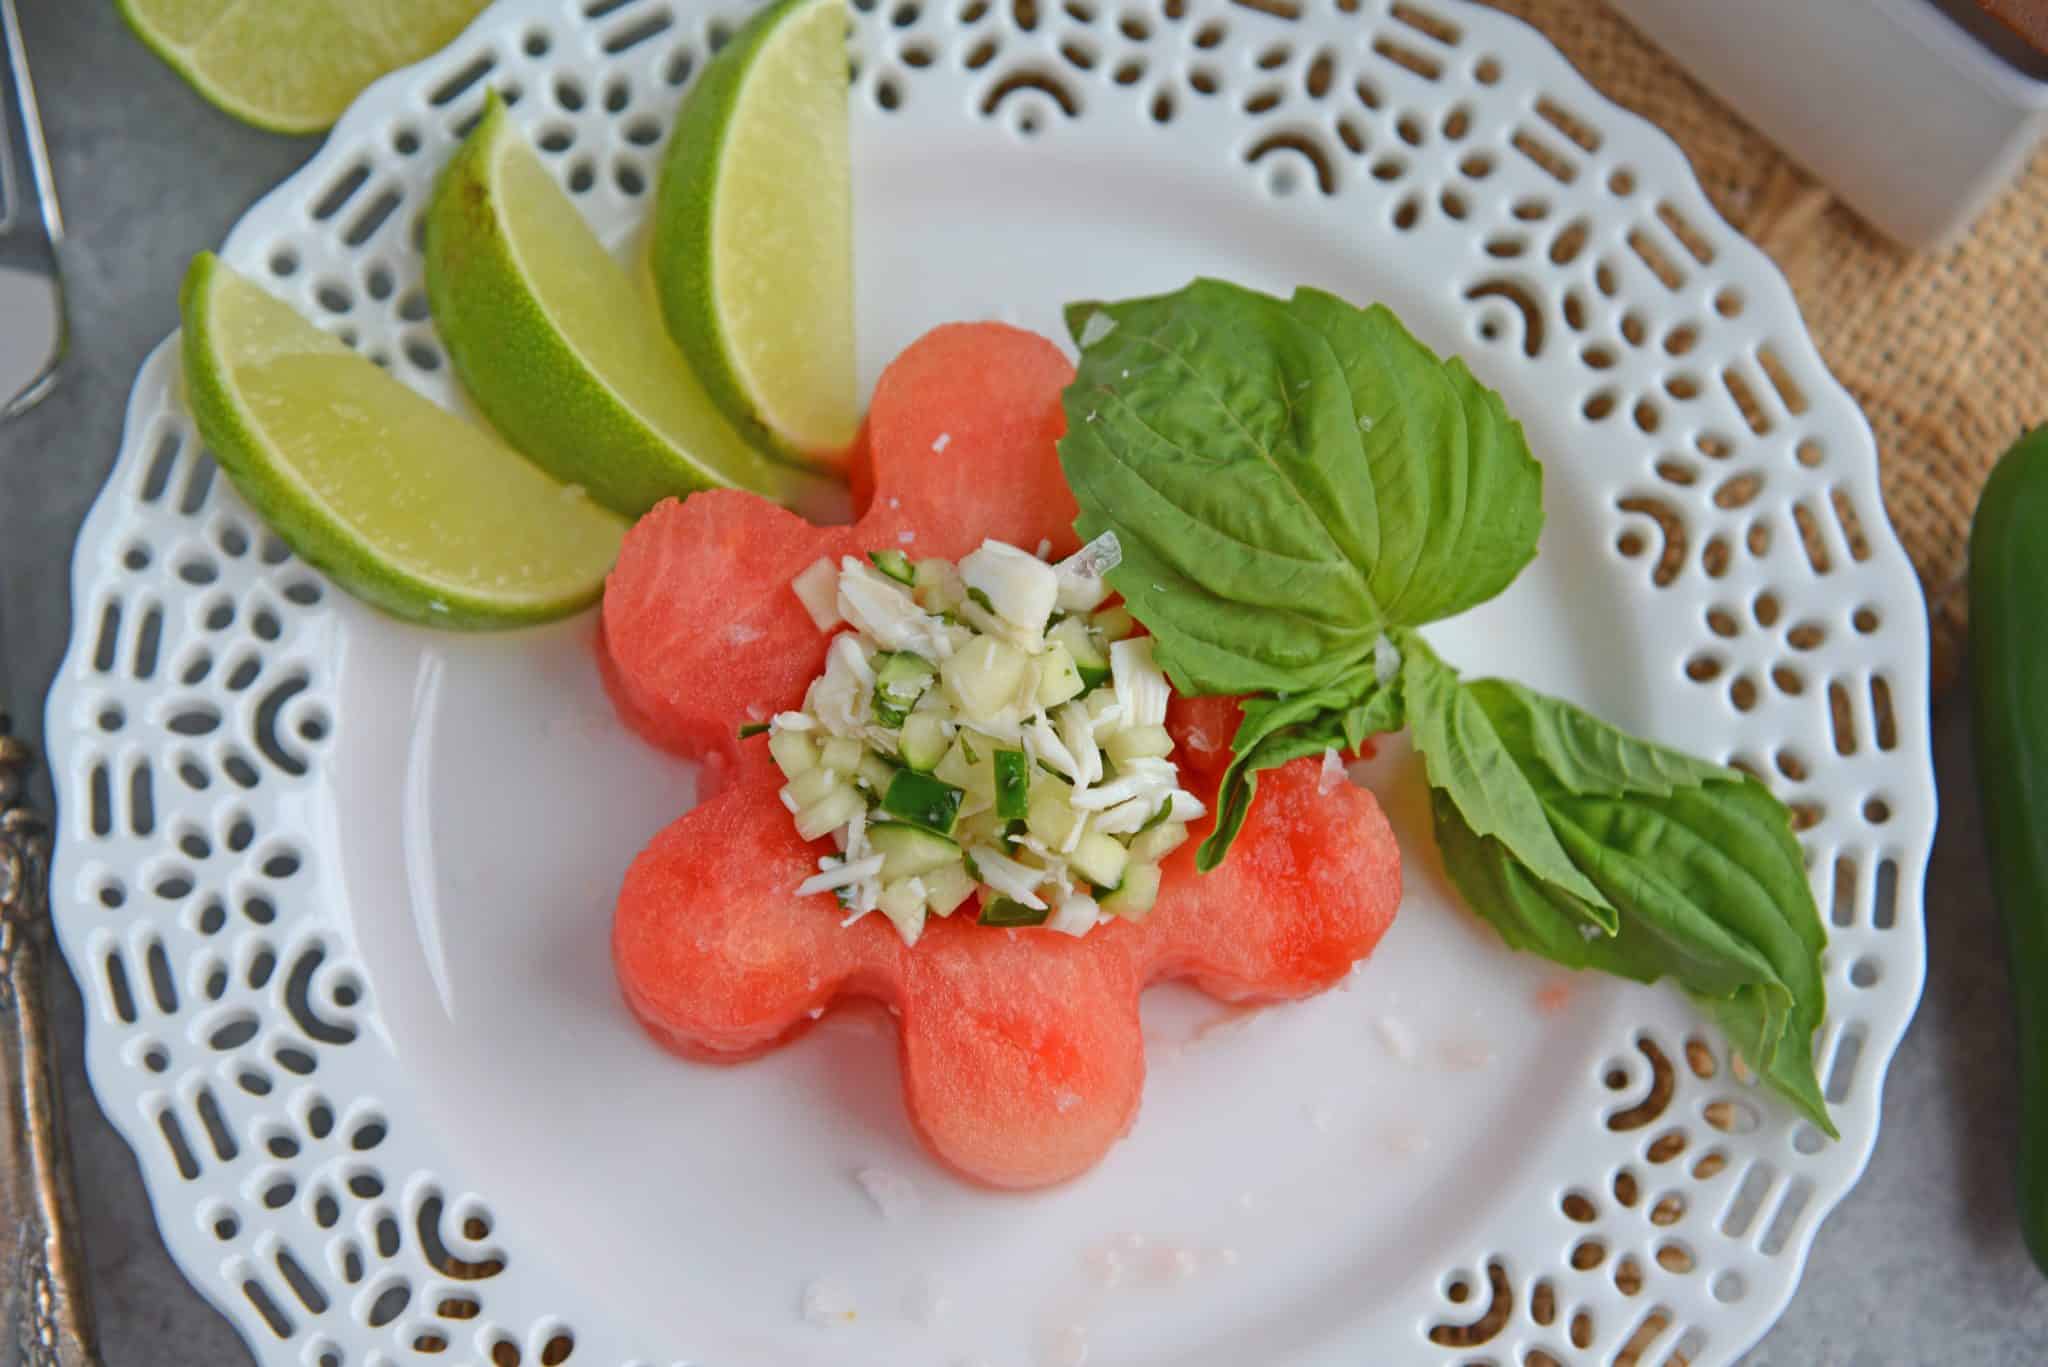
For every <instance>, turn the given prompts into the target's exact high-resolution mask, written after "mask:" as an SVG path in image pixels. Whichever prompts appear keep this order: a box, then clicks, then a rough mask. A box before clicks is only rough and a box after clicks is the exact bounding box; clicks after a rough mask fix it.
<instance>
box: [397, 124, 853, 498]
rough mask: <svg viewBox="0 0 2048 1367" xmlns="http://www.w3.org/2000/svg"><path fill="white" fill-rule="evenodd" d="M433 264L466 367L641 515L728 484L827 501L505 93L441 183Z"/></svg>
mask: <svg viewBox="0 0 2048 1367" xmlns="http://www.w3.org/2000/svg"><path fill="white" fill-rule="evenodd" d="M426 266H427V270H426V277H427V294H428V298H429V302H430V304H431V306H432V309H433V315H434V320H435V325H436V328H437V330H438V332H439V334H440V337H441V340H442V342H443V344H444V345H445V346H446V347H447V349H448V353H449V356H450V359H451V360H452V361H453V363H454V367H455V371H456V374H457V375H458V376H460V377H461V379H462V382H463V385H464V387H465V388H466V389H467V390H468V392H469V394H470V396H471V397H472V398H473V399H474V400H475V401H476V403H477V405H478V407H480V408H481V409H482V410H483V411H484V413H485V414H486V416H488V417H489V419H490V420H491V423H492V425H493V426H495V427H496V428H497V429H498V430H499V431H500V432H501V433H503V434H504V436H505V437H506V438H507V440H509V441H510V442H511V443H512V444H513V445H514V446H516V447H518V448H519V450H520V451H521V452H522V453H523V454H525V455H526V456H527V457H528V458H529V459H530V460H532V461H534V462H535V463H536V464H537V465H539V466H540V467H541V468H543V469H545V470H547V471H548V472H549V473H550V474H552V475H554V476H555V477H556V478H558V479H561V480H564V481H569V482H573V483H576V484H580V485H582V486H583V487H584V488H586V489H588V490H589V491H590V493H591V495H592V496H593V497H594V498H596V499H597V500H598V501H599V502H601V503H603V504H605V505H606V506H608V507H610V508H612V509H614V510H615V511H617V512H620V513H624V514H626V515H627V516H638V515H640V514H641V513H644V512H646V511H647V510H648V509H649V508H651V507H653V506H654V504H656V503H658V502H659V501H661V500H662V499H664V498H668V497H672V496H677V495H684V494H688V493H690V492H692V491H695V490H698V489H708V488H720V487H730V488H741V489H748V490H751V491H753V492H755V493H759V494H762V495H764V496H766V497H769V498H773V499H776V500H777V501H780V502H784V503H792V502H803V503H809V502H815V501H816V499H815V494H814V490H813V488H812V486H815V485H816V484H817V482H818V479H817V476H816V475H815V474H812V473H810V472H808V471H804V470H800V469H798V468H796V467H793V466H791V465H788V464H785V463H782V462H780V461H776V460H772V459H770V458H769V457H767V456H765V455H764V454H762V453H761V452H760V451H759V450H757V449H755V447H754V446H752V445H751V444H750V443H749V442H748V441H747V440H746V439H745V438H744V437H743V436H741V434H740V433H738V432H737V431H735V430H734V429H733V428H732V426H731V425H730V424H729V423H727V422H726V420H725V419H724V417H723V416H722V415H721V414H720V412H719V410H718V409H717V407H716V406H715V405H714V404H713V403H712V401H711V400H710V399H709V398H708V397H707V396H706V395H705V394H704V392H703V388H702V386H701V385H700V384H699V383H698V381H697V378H696V376H695V375H694V374H693V373H692V371H691V369H690V367H689V364H688V362H687V361H686V360H685V359H684V357H683V356H682V355H681V354H680V353H679V352H678V351H677V349H676V347H675V345H674V344H673V343H672V342H671V341H670V339H669V337H668V335H667V333H666V332H665V331H664V330H663V328H662V325H661V321H660V319H659V317H658V316H657V315H656V313H655V311H654V308H653V306H652V304H651V303H650V302H649V301H648V300H647V298H646V296H645V295H644V294H643V293H642V292H641V291H640V290H639V289H638V288H637V287H636V286H635V284H634V282H633V280H632V279H631V277H630V276H629V275H628V273H627V272H626V270H625V268H624V267H622V266H620V265H618V264H617V262H615V261H614V260H613V259H612V257H611V255H610V254H609V253H608V252H607V251H606V250H605V248H604V246H603V244H602V243H600V242H599V241H598V239H597V237H596V235H595V234H594V233H592V232H591V230H590V228H589V226H588V225H587V224H586V223H585V222H584V220H583V217H582V215H581V213H580V212H579V211H578V210H577V208H576V206H575V205H574V203H572V202H571V201H570V199H569V197H568V196H567V194H565V193H564V192H563V191H562V189H561V188H560V187H559V186H558V185H557V184H556V183H555V181H554V180H553V178H552V177H551V176H550V175H549V173H548V171H547V170H546V168H545V167H543V166H542V165H541V163H540V160H539V158H538V157H537V156H536V155H535V154H534V152H533V150H532V149H531V148H530V147H529V146H528V145H527V143H526V139H525V136H524V134H523V133H522V132H521V130H520V128H519V126H518V124H517V123H516V121H515V120H514V119H513V118H512V117H511V115H510V113H509V112H508V111H507V110H506V108H505V106H504V104H503V103H502V101H500V100H499V99H498V97H497V96H496V94H495V93H493V94H492V95H491V96H490V98H489V100H488V101H487V103H486V106H485V111H484V115H483V118H482V120H481V121H480V122H479V123H478V125H477V127H476V128H475V129H474V130H472V131H471V133H470V135H469V136H468V138H467V139H465V141H464V142H463V145H462V146H461V147H460V148H459V149H457V151H456V153H455V155H454V157H453V158H452V159H451V160H450V161H449V164H448V166H447V167H446V168H445V169H444V170H443V171H442V173H441V177H440V179H439V181H438V183H437V184H436V186H435V190H434V196H433V200H432V202H431V204H430V205H429V208H428V211H427V234H426Z"/></svg>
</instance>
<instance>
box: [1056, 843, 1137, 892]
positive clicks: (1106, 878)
mask: <svg viewBox="0 0 2048 1367" xmlns="http://www.w3.org/2000/svg"><path fill="white" fill-rule="evenodd" d="M1130 858H1131V853H1130V851H1129V850H1127V849H1125V848H1124V847H1123V846H1122V845H1121V844H1120V843H1118V841H1117V839H1116V837H1115V836H1109V835H1104V834H1102V833H1101V832H1100V831H1090V832H1089V833H1088V834H1087V835H1084V836H1082V837H1081V843H1080V844H1078V845H1076V846H1074V852H1073V853H1072V854H1070V855H1068V856H1067V863H1068V864H1069V865H1070V866H1071V867H1072V868H1073V870H1074V872H1076V873H1078V874H1080V875H1081V876H1082V877H1083V878H1085V879H1087V880H1088V881H1089V882H1091V883H1093V884H1094V885H1095V886H1096V887H1098V888H1113V887H1115V886H1116V885H1117V884H1118V883H1120V882H1122V881H1123V877H1124V865H1125V864H1127V863H1129V862H1130Z"/></svg>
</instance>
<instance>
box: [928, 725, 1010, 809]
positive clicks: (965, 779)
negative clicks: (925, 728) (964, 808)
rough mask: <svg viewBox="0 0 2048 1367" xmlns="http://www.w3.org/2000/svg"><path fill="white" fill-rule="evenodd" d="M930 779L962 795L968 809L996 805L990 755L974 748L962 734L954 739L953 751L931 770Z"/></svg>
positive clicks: (994, 781) (983, 750) (948, 752)
mask: <svg viewBox="0 0 2048 1367" xmlns="http://www.w3.org/2000/svg"><path fill="white" fill-rule="evenodd" d="M970 757H971V758H970ZM932 775H933V776H934V777H935V778H939V779H943V780H944V781H945V782H947V783H950V784H952V785H953V786H954V787H955V788H958V789H960V790H962V791H963V792H965V793H966V794H967V805H969V806H973V807H992V806H994V805H995V800H996V778H995V768H994V766H993V765H991V764H990V763H989V752H988V751H987V750H985V749H979V748H977V747H976V746H975V745H974V743H973V742H971V741H969V740H968V739H967V734H966V733H965V732H964V731H963V732H962V733H961V734H959V735H958V736H956V737H954V738H953V748H952V749H950V750H948V751H946V756H945V758H944V759H942V760H940V761H939V762H938V764H937V765H935V766H934V767H933V769H932Z"/></svg>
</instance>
